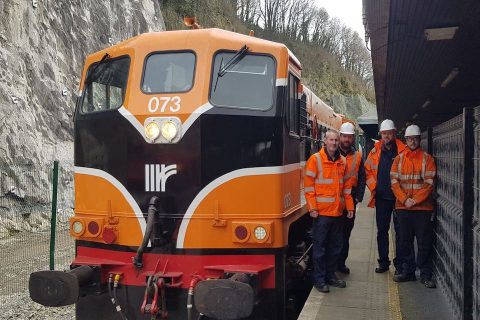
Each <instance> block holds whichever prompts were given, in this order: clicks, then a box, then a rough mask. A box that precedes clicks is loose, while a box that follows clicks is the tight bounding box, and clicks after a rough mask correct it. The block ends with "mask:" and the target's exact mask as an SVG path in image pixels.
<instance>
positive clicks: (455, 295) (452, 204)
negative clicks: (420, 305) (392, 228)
mask: <svg viewBox="0 0 480 320" xmlns="http://www.w3.org/2000/svg"><path fill="white" fill-rule="evenodd" d="M479 121H480V107H477V108H475V109H471V108H466V109H464V112H463V114H461V115H459V116H457V117H455V118H453V119H451V120H449V121H447V122H445V123H442V124H440V125H438V126H436V127H434V128H429V129H428V130H427V131H425V132H424V133H423V134H422V138H423V139H422V147H423V148H424V149H425V150H428V151H429V152H430V153H431V154H432V155H433V156H434V157H435V160H436V164H437V185H436V193H435V197H436V200H437V208H436V217H437V219H436V226H435V235H436V239H435V257H434V267H435V274H436V278H437V281H438V283H439V284H440V286H441V287H442V289H443V290H444V292H445V294H446V296H447V298H448V300H449V302H450V305H451V310H452V312H453V314H452V317H453V318H455V319H459V318H463V319H480V318H479V317H480V296H479V294H480V262H479V259H480V223H479V222H480V213H479V206H480V204H479V198H480V191H479V190H480V189H479V177H480V176H479V164H480V162H479V158H480V157H479V155H480V150H479V149H480V148H479V146H478V144H479V142H480V128H479Z"/></svg>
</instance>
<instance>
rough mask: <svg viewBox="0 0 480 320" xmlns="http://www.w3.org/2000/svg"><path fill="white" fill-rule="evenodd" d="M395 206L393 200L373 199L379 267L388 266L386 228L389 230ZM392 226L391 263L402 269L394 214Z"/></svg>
mask: <svg viewBox="0 0 480 320" xmlns="http://www.w3.org/2000/svg"><path fill="white" fill-rule="evenodd" d="M394 206H395V200H385V199H381V198H379V199H375V215H376V220H377V246H378V264H379V265H380V266H381V267H388V266H389V265H390V259H389V258H388V246H389V241H388V230H390V221H391V217H392V211H393V208H394ZM393 226H394V228H395V243H396V247H395V248H396V250H395V259H393V264H394V265H395V269H397V270H398V271H400V272H401V271H402V270H401V269H402V262H401V255H400V250H399V243H400V230H399V228H398V221H397V217H396V215H394V216H393Z"/></svg>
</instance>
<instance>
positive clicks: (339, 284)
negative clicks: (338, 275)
mask: <svg viewBox="0 0 480 320" xmlns="http://www.w3.org/2000/svg"><path fill="white" fill-rule="evenodd" d="M327 284H329V285H331V286H332V287H337V288H345V287H346V286H347V283H346V282H345V281H343V280H340V279H330V280H327Z"/></svg>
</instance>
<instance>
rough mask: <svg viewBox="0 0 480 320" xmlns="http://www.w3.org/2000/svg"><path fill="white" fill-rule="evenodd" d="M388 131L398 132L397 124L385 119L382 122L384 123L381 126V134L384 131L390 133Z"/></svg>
mask: <svg viewBox="0 0 480 320" xmlns="http://www.w3.org/2000/svg"><path fill="white" fill-rule="evenodd" d="M388 130H397V128H395V123H393V121H392V120H390V119H385V120H383V121H382V123H381V124H380V132H382V131H388Z"/></svg>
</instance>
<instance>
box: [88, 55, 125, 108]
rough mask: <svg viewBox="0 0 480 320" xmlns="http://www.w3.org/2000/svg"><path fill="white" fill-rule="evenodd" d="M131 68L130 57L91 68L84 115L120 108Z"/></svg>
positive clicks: (108, 61)
mask: <svg viewBox="0 0 480 320" xmlns="http://www.w3.org/2000/svg"><path fill="white" fill-rule="evenodd" d="M129 68H130V58H129V57H121V58H118V59H112V60H105V61H102V62H97V63H95V64H93V65H92V66H90V68H89V70H88V73H87V78H86V80H85V93H84V97H83V102H82V108H81V111H82V113H84V114H85V113H95V112H100V111H107V110H114V109H118V108H120V107H121V106H122V104H123V100H124V98H125V92H126V88H127V80H128V70H129Z"/></svg>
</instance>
